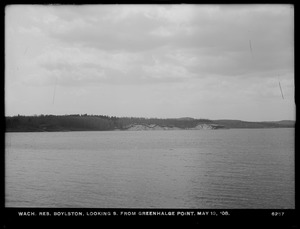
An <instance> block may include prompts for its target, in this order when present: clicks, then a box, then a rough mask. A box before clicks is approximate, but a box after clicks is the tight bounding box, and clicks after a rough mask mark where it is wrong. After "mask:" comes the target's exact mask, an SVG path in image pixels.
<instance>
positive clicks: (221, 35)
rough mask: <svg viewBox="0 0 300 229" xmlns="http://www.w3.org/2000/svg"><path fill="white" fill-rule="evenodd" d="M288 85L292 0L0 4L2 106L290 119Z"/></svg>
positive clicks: (24, 111)
mask: <svg viewBox="0 0 300 229" xmlns="http://www.w3.org/2000/svg"><path fill="white" fill-rule="evenodd" d="M280 87H281V90H280ZM294 90H295V86H294V8H293V6H292V5H190V4H177V5H9V6H7V7H6V9H5V115H6V116H13V115H18V114H20V115H40V114H55V115H64V114H94V115H109V116H118V117H146V118H180V117H193V118H207V119H239V120H245V121H277V120H287V119H290V120H295V112H296V110H295V99H294ZM281 91H282V93H281Z"/></svg>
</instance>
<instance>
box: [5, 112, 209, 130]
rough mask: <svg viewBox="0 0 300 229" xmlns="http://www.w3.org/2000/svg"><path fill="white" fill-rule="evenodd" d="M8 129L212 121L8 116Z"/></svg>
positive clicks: (183, 124)
mask: <svg viewBox="0 0 300 229" xmlns="http://www.w3.org/2000/svg"><path fill="white" fill-rule="evenodd" d="M5 121H6V123H5V124H6V131H64V130H65V131H73V130H98V131H101V130H103V131H105V130H115V129H121V130H122V129H126V128H127V127H128V126H130V125H133V124H144V125H150V124H156V125H159V126H168V127H179V128H192V127H195V126H196V125H198V124H199V123H211V121H210V120H207V119H190V120H181V119H159V118H136V117H116V116H108V115H88V114H71V115H34V116H22V115H18V116H12V117H6V119H5Z"/></svg>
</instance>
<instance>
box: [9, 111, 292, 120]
mask: <svg viewBox="0 0 300 229" xmlns="http://www.w3.org/2000/svg"><path fill="white" fill-rule="evenodd" d="M50 115H52V116H71V115H79V116H108V117H116V118H144V119H194V120H199V119H201V120H203V119H204V120H210V121H217V120H230V121H243V122H280V121H294V122H296V119H281V120H268V121H266V120H265V121H261V120H260V121H257V120H256V121H249V120H243V119H236V118H219V119H210V118H194V117H188V116H185V117H178V118H174V117H172V118H170V117H169V118H158V117H137V116H116V115H107V114H87V113H86V114H79V113H77V114H76V113H75V114H33V115H23V114H17V115H8V116H6V115H4V117H5V118H6V117H18V116H24V117H38V116H50Z"/></svg>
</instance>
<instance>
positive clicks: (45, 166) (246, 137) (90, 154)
mask: <svg viewBox="0 0 300 229" xmlns="http://www.w3.org/2000/svg"><path fill="white" fill-rule="evenodd" d="M294 141H295V140H294V129H293V128H291V129H230V130H208V131H201V130H200V131H197V130H179V131H176V130H174V131H107V132H44V133H7V134H6V152H5V173H6V174H5V203H6V207H54V208H55V207H61V208H63V207H67V208H68V207H79V208H85V207H89V208H202V209H203V208H260V209H262V208H263V209H264V208H295V190H294V184H295V183H294Z"/></svg>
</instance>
